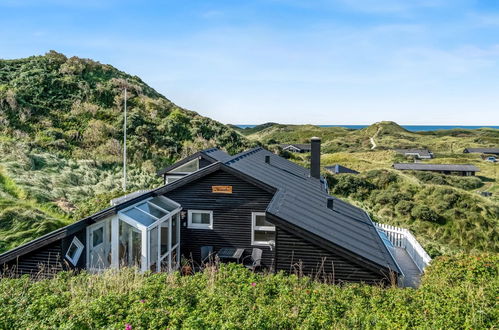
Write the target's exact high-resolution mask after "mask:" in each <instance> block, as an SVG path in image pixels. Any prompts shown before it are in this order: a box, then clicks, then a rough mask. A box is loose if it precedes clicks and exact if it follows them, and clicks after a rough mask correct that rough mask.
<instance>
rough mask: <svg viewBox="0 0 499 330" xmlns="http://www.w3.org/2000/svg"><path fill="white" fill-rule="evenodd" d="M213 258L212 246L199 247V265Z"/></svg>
mask: <svg viewBox="0 0 499 330" xmlns="http://www.w3.org/2000/svg"><path fill="white" fill-rule="evenodd" d="M212 258H213V246H202V247H201V265H203V264H206V263H210V262H211V261H212Z"/></svg>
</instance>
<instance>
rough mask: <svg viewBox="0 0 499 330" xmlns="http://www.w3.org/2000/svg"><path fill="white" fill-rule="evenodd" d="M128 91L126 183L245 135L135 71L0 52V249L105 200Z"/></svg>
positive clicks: (155, 181)
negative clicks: (173, 98) (178, 101)
mask: <svg viewBox="0 0 499 330" xmlns="http://www.w3.org/2000/svg"><path fill="white" fill-rule="evenodd" d="M125 87H126V88H127V91H128V96H127V103H128V121H127V133H128V142H127V148H128V155H129V169H128V182H129V185H128V189H129V190H130V191H134V190H137V189H145V188H152V187H155V186H158V185H159V184H160V180H159V178H156V177H155V172H156V170H158V169H160V168H162V167H164V166H166V165H169V164H170V163H172V162H174V161H176V160H178V159H179V158H181V157H184V156H186V155H188V154H191V153H192V152H194V151H197V150H198V149H202V148H207V147H212V146H218V147H220V148H222V149H225V150H227V151H229V152H231V153H236V152H240V151H242V150H243V149H246V148H248V147H250V146H251V145H252V144H251V143H250V142H249V141H248V140H247V139H245V138H244V137H242V136H241V135H240V134H238V133H237V132H236V131H234V130H233V129H231V128H229V127H227V126H225V125H222V124H220V123H218V122H216V121H214V120H211V119H209V118H206V117H202V116H200V115H198V114H197V113H195V112H192V111H187V110H185V109H182V108H180V107H178V106H176V105H175V104H173V103H172V102H170V101H169V100H167V99H166V98H165V97H163V96H162V95H160V94H159V93H157V92H156V91H155V90H153V89H152V88H150V87H149V86H147V85H146V84H145V83H144V82H142V81H141V80H140V78H138V77H136V76H130V75H127V74H126V73H124V72H121V71H119V70H117V69H115V68H114V67H112V66H110V65H103V64H100V63H98V62H94V61H92V60H88V59H80V58H77V57H72V58H67V57H65V56H64V55H62V54H59V53H56V52H53V51H51V52H49V53H47V54H46V55H45V56H33V57H29V58H25V59H18V60H0V205H1V208H0V253H1V252H3V251H5V250H6V249H10V248H12V247H15V246H17V245H19V244H22V243H24V242H26V241H29V240H32V239H34V238H36V237H38V236H41V235H43V234H45V233H47V232H50V231H52V230H54V229H56V228H59V227H60V226H62V225H65V224H68V223H70V222H72V221H74V220H77V219H79V218H81V217H84V216H87V215H89V214H91V213H93V212H95V211H97V210H99V209H101V208H103V207H106V206H107V205H109V200H110V199H111V198H113V197H116V196H118V195H122V194H123V192H121V191H120V186H121V180H122V174H121V173H122V167H121V166H122V165H121V162H122V156H121V155H122V147H123V146H122V136H123V101H124V93H123V89H124V88H125Z"/></svg>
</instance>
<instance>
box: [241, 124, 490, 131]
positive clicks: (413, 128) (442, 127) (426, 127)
mask: <svg viewBox="0 0 499 330" xmlns="http://www.w3.org/2000/svg"><path fill="white" fill-rule="evenodd" d="M234 126H236V127H239V128H242V129H244V128H253V127H256V126H258V125H234ZM314 126H318V127H344V128H348V129H362V128H365V127H369V126H370V125H314ZM400 126H401V127H403V128H405V129H406V130H408V131H411V132H428V131H440V130H450V129H480V128H493V129H499V126H493V125H477V126H475V125H400Z"/></svg>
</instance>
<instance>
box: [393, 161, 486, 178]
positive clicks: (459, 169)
mask: <svg viewBox="0 0 499 330" xmlns="http://www.w3.org/2000/svg"><path fill="white" fill-rule="evenodd" d="M393 168H395V169H396V170H402V171H430V172H437V173H442V174H454V175H462V176H472V175H475V173H476V172H479V171H480V169H479V168H478V167H476V166H475V165H468V164H421V163H397V164H393Z"/></svg>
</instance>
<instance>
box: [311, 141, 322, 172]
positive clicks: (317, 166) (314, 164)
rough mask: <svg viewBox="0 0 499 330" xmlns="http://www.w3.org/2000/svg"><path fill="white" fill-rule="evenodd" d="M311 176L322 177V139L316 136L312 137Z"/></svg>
mask: <svg viewBox="0 0 499 330" xmlns="http://www.w3.org/2000/svg"><path fill="white" fill-rule="evenodd" d="M310 176H311V177H313V178H316V179H320V178H321V139H320V138H318V137H315V136H314V137H313V138H311V139H310Z"/></svg>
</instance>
